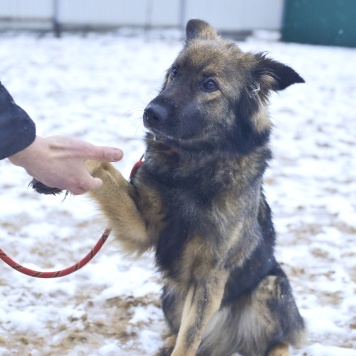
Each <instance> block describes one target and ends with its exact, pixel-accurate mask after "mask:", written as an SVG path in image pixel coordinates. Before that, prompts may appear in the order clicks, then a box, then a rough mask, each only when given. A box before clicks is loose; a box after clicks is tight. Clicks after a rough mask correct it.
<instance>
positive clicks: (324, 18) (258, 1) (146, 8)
mask: <svg viewBox="0 0 356 356" xmlns="http://www.w3.org/2000/svg"><path fill="white" fill-rule="evenodd" d="M191 18H202V19H205V20H206V21H208V22H210V23H212V24H213V25H214V26H215V28H217V29H218V30H219V32H220V33H222V34H224V35H226V34H230V35H232V36H233V37H235V38H236V39H242V38H244V37H246V36H248V35H249V34H250V33H251V32H252V31H254V30H258V29H264V30H274V31H279V32H280V33H281V37H282V40H284V41H286V42H289V41H291V42H299V43H311V44H322V45H338V46H348V47H356V1H355V0H268V1H266V0H250V1H245V0H170V1H166V0H131V1H125V0H31V1H28V0H1V2H0V29H2V30H8V29H33V30H41V31H54V32H55V34H56V36H58V37H59V36H61V34H62V31H66V30H110V29H115V28H120V27H136V28H143V29H150V28H180V29H183V28H184V26H185V23H186V22H187V20H189V19H191Z"/></svg>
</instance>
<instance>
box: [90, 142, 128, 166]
mask: <svg viewBox="0 0 356 356" xmlns="http://www.w3.org/2000/svg"><path fill="white" fill-rule="evenodd" d="M123 156H124V153H123V151H122V150H121V149H119V148H114V147H107V146H95V145H92V147H91V149H90V150H89V152H88V154H87V157H86V158H87V159H93V160H96V161H100V162H116V161H120V160H121V159H122V157H123Z"/></svg>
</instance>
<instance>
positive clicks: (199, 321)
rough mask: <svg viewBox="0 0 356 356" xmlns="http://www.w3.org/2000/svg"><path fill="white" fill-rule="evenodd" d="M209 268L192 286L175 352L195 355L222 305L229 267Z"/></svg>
mask: <svg viewBox="0 0 356 356" xmlns="http://www.w3.org/2000/svg"><path fill="white" fill-rule="evenodd" d="M206 272H207V274H206V275H204V276H202V278H200V279H199V280H197V279H195V280H194V281H193V282H192V283H191V285H190V287H189V290H188V293H187V296H186V299H185V302H184V308H183V315H182V321H181V326H180V329H179V332H178V337H177V342H176V346H175V348H174V350H173V353H172V356H183V355H184V356H194V355H195V353H196V351H197V349H198V347H199V345H200V342H201V339H202V336H203V333H204V329H205V327H206V325H207V324H208V322H209V321H210V319H211V318H212V317H213V315H214V314H215V313H216V312H217V311H218V310H219V308H220V305H221V300H222V298H223V294H224V288H225V284H226V281H227V276H228V274H227V271H226V270H223V269H214V270H211V269H210V270H209V268H206Z"/></svg>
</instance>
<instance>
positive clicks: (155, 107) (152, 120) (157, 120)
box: [143, 103, 168, 126]
mask: <svg viewBox="0 0 356 356" xmlns="http://www.w3.org/2000/svg"><path fill="white" fill-rule="evenodd" d="M167 118H168V112H167V110H166V109H165V108H164V107H163V106H162V105H159V104H155V103H150V104H148V105H147V107H146V109H145V111H144V112H143V122H144V124H145V125H148V126H157V125H160V124H163V123H164V122H165V121H166V120H167Z"/></svg>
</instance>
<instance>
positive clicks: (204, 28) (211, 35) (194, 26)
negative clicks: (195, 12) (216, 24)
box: [186, 19, 220, 43]
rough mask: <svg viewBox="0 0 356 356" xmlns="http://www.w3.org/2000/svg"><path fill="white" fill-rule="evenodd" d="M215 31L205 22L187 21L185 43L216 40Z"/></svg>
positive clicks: (217, 37)
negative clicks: (195, 40) (197, 40)
mask: <svg viewBox="0 0 356 356" xmlns="http://www.w3.org/2000/svg"><path fill="white" fill-rule="evenodd" d="M219 38H220V37H219V36H218V34H217V33H216V31H215V30H214V29H213V28H212V27H211V26H210V25H209V24H208V23H207V22H205V21H203V20H198V19H193V20H189V21H188V23H187V27H186V43H188V42H189V41H191V40H193V39H202V40H218V39H219Z"/></svg>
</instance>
